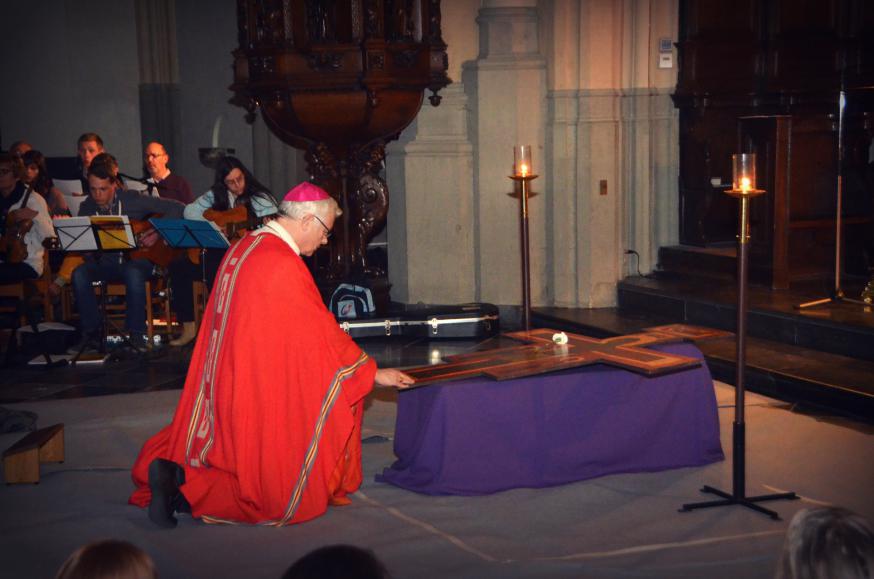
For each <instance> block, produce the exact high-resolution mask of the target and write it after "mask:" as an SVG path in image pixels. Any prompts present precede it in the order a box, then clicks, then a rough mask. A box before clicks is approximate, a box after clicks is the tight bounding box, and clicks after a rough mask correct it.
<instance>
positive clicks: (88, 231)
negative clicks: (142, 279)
mask: <svg viewBox="0 0 874 579" xmlns="http://www.w3.org/2000/svg"><path fill="white" fill-rule="evenodd" d="M52 225H54V227H55V231H56V232H57V234H58V241H59V242H60V244H61V249H63V250H64V251H97V250H98V249H100V250H103V251H118V250H125V249H134V248H136V246H137V242H136V237H135V236H134V232H133V229H131V225H130V220H129V219H128V216H127V215H94V216H91V217H67V218H61V219H53V220H52ZM95 231H96V235H95Z"/></svg>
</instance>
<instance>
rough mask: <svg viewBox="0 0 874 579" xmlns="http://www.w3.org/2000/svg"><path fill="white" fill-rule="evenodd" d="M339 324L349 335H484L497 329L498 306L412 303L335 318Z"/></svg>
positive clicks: (493, 333)
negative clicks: (384, 311) (378, 313)
mask: <svg viewBox="0 0 874 579" xmlns="http://www.w3.org/2000/svg"><path fill="white" fill-rule="evenodd" d="M339 324H340V327H341V328H342V329H343V331H344V332H346V333H347V334H349V335H350V336H352V337H353V338H372V337H383V338H384V337H387V336H403V337H416V338H484V337H488V336H493V335H495V334H497V333H498V331H499V329H500V323H499V316H498V307H497V306H495V305H493V304H484V303H472V304H461V305H457V306H428V307H413V308H409V309H407V310H404V311H403V312H397V313H394V314H390V315H387V316H383V317H378V316H377V317H370V318H359V319H349V320H339Z"/></svg>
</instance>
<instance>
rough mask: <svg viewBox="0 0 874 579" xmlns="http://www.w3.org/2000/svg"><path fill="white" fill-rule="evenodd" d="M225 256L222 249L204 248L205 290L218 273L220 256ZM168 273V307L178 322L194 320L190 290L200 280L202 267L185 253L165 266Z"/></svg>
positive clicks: (192, 298)
mask: <svg viewBox="0 0 874 579" xmlns="http://www.w3.org/2000/svg"><path fill="white" fill-rule="evenodd" d="M224 256H225V250H224V249H208V250H206V286H207V287H206V290H207V292H209V291H210V290H211V289H212V284H213V282H214V281H215V276H216V274H217V273H218V269H219V266H220V265H221V262H222V258H223V257H224ZM167 270H168V273H169V275H170V287H171V288H172V291H171V292H170V308H171V309H172V310H173V312H175V313H176V319H177V320H178V321H180V322H193V321H194V295H193V294H192V290H193V288H194V282H195V281H202V278H203V273H204V272H203V269H201V265H195V264H193V263H191V260H189V259H188V256H187V255H182V256H180V257H177V258H176V259H174V260H173V261H171V262H170V265H169V266H167Z"/></svg>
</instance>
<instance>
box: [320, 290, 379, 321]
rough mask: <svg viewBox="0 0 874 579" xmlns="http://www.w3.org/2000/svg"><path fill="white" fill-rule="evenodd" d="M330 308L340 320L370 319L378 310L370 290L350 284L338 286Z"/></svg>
mask: <svg viewBox="0 0 874 579" xmlns="http://www.w3.org/2000/svg"><path fill="white" fill-rule="evenodd" d="M329 307H330V309H331V313H332V314H334V317H336V318H337V319H338V320H348V319H352V318H363V317H368V316H371V315H373V313H374V311H375V310H376V308H375V307H374V305H373V294H371V293H370V288H367V287H364V286H360V285H353V284H348V283H341V284H340V285H338V286H337V289H335V290H334V293H333V294H331V303H330V306H329Z"/></svg>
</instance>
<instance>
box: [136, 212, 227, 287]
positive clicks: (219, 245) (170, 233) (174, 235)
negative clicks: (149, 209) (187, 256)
mask: <svg viewBox="0 0 874 579" xmlns="http://www.w3.org/2000/svg"><path fill="white" fill-rule="evenodd" d="M149 223H151V224H152V227H154V228H155V231H157V232H158V233H159V234H160V235H161V237H163V238H164V241H166V242H167V245H169V246H170V247H173V248H177V249H197V250H199V251H200V281H201V282H202V283H203V288H204V291H205V290H206V288H207V283H206V250H207V249H227V248H228V247H230V245H231V244H230V243H229V242H228V239H227V237H225V234H224V233H222V231H221V229H219V228H218V226H217V225H216V224H215V223H213V222H212V221H201V220H196V219H158V218H154V219H149ZM171 291H172V290H171Z"/></svg>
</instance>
